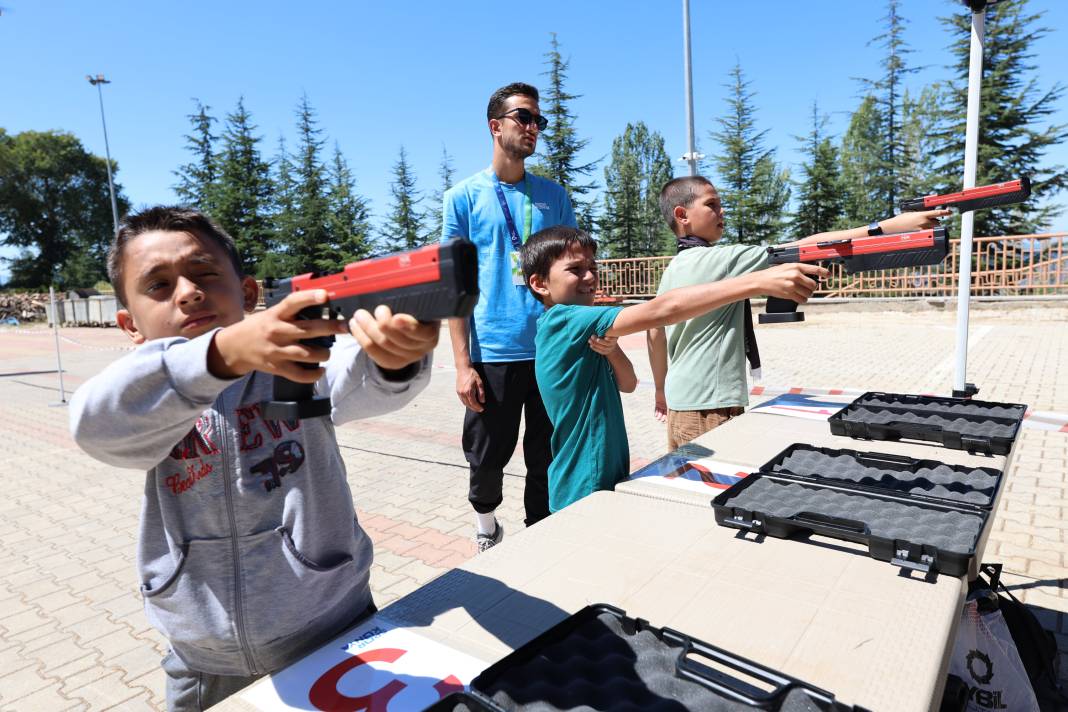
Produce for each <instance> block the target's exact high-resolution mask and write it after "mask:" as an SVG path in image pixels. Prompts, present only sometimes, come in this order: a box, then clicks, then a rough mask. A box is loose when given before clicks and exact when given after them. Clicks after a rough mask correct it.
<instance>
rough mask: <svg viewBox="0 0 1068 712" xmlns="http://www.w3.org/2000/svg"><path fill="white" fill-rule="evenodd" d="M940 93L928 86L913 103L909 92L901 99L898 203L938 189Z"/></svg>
mask: <svg viewBox="0 0 1068 712" xmlns="http://www.w3.org/2000/svg"><path fill="white" fill-rule="evenodd" d="M939 96H940V95H939V90H938V88H937V87H933V86H927V87H924V88H923V91H921V92H920V96H919V97H918V98H916V99H913V98H912V97H911V96H910V95H909V92H908V91H905V93H904V95H903V96H902V98H901V110H902V123H901V133H900V136H901V158H902V161H901V166H900V168H899V169H898V173H897V184H898V185H899V186H900V193H899V196H900V197H899V199H900V200H907V199H910V198H919V197H920V196H923V195H930V194H931V193H934V192H936V191H937V188H938V185H939V179H938V167H937V165H936V158H935V152H936V151H937V150H938V142H937V141H936V140H935V138H934V136H933V132H934V127H935V126H937V124H938V121H939V116H940V111H941V110H940V109H939V105H938V104H939Z"/></svg>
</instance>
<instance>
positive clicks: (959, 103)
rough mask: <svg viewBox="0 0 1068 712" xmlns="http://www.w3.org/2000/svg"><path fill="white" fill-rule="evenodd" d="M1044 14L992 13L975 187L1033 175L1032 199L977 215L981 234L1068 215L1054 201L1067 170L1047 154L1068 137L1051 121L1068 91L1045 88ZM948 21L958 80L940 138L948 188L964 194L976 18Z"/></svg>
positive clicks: (1014, 2) (1010, 1)
mask: <svg viewBox="0 0 1068 712" xmlns="http://www.w3.org/2000/svg"><path fill="white" fill-rule="evenodd" d="M1042 15H1043V13H1041V12H1039V13H1030V12H1029V11H1028V0H1007V1H1006V2H1002V3H999V4H998V5H995V6H993V7H991V8H990V9H989V10H988V11H987V13H986V41H985V43H984V47H983V74H982V101H981V111H980V115H979V142H978V146H979V152H978V163H977V170H976V185H986V184H989V183H998V182H1001V181H1006V180H1012V179H1014V178H1019V177H1020V176H1021V175H1029V176H1031V179H1032V181H1033V194H1032V197H1031V199H1030V200H1028V201H1027V202H1026V203H1022V204H1018V205H1011V206H1004V207H1000V208H992V209H989V210H979V211H976V213H975V235H977V236H982V235H1006V234H1014V233H1015V234H1022V233H1032V232H1039V231H1042V230H1044V229H1046V228H1048V226H1049V224H1050V222H1051V221H1052V219H1053V218H1054V217H1056V216H1057V215H1059V214H1060V212H1061V210H1062V208H1060V207H1058V206H1055V205H1052V204H1050V203H1049V200H1050V198H1052V197H1053V196H1054V195H1056V194H1057V193H1059V192H1060V191H1061V190H1063V189H1064V188H1065V187H1066V186H1068V170H1066V169H1065V168H1064V166H1058V165H1048V164H1045V163H1044V162H1043V156H1044V155H1045V154H1046V152H1047V151H1048V150H1049V149H1050V148H1051V147H1052V146H1054V145H1056V144H1058V143H1061V142H1063V141H1064V140H1065V138H1068V126H1066V125H1065V124H1050V123H1047V122H1048V119H1049V117H1050V116H1052V115H1053V114H1054V113H1055V112H1056V111H1057V104H1058V103H1059V102H1060V100H1061V99H1062V97H1063V96H1064V86H1063V85H1062V84H1060V83H1059V82H1056V83H1054V84H1053V85H1052V86H1051V87H1049V88H1047V89H1041V88H1039V82H1038V78H1037V76H1036V75H1035V71H1036V69H1037V67H1036V65H1035V64H1034V62H1033V60H1034V58H1035V54H1034V51H1033V50H1032V45H1033V43H1034V42H1035V40H1037V39H1039V38H1041V37H1044V36H1045V35H1047V34H1049V32H1050V29H1049V28H1047V27H1042V26H1038V24H1037V23H1038V22H1039V21H1040V20H1041V18H1042ZM942 22H943V24H945V25H946V27H947V28H948V29H949V30H950V32H951V33H952V34H953V36H954V38H955V39H954V41H953V44H952V45H951V46H950V51H951V52H952V53H953V55H954V56H955V57H956V62H955V64H954V65H953V66H952V67H951V69H952V70H953V71H954V73H955V74H956V79H954V80H952V81H950V82H949V86H948V91H947V93H946V97H945V100H944V103H945V106H946V112H945V115H944V121H943V123H942V126H941V129H940V130H939V131H938V133H937V135H936V139H937V140H938V141H939V149H938V157H939V159H940V161H941V164H940V172H941V175H942V177H943V180H944V181H945V182H944V183H943V186H942V187H943V188H945V189H948V190H960V187H961V183H960V180H961V176H962V175H963V174H964V136H965V126H966V114H967V105H968V60H969V52H970V37H971V34H970V33H971V16H970V15H969V14H968V13H963V12H961V13H955V14H953V15H952V16H950V17H946V18H942Z"/></svg>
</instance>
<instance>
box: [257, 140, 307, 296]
mask: <svg viewBox="0 0 1068 712" xmlns="http://www.w3.org/2000/svg"><path fill="white" fill-rule="evenodd" d="M294 172H295V169H294V167H293V159H292V158H291V157H290V155H289V151H288V150H287V149H286V141H285V138H284V137H281V136H280V137H279V138H278V153H277V155H276V156H275V159H274V171H273V181H272V183H273V186H274V190H273V194H272V200H271V245H272V247H273V249H272V250H271V251H270V252H268V253H267V254H266V255H265V256H264V259H263V263H262V264H261V265H260V272H262V273H263V274H264V275H265V276H271V277H281V276H283V275H287V274H295V273H297V272H299V271H300V270H301V266H300V265H297V264H296V260H295V259H294V257H293V252H294V250H293V234H294V230H295V226H296V223H297V183H296V180H295V179H294V177H293V174H294Z"/></svg>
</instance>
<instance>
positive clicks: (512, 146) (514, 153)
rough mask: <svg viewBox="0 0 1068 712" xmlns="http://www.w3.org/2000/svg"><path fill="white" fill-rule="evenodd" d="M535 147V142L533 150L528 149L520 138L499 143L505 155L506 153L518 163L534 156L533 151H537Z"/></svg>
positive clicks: (536, 145)
mask: <svg viewBox="0 0 1068 712" xmlns="http://www.w3.org/2000/svg"><path fill="white" fill-rule="evenodd" d="M537 147H538V142H537V141H535V142H534V146H533V148H528V147H527V145H526V144H525V143H523V140H522V138H516V139H515V140H512V141H502V142H501V148H503V149H504V151H505V153H507V154H508V156H509V157H510V158H514V159H516V160H520V161H522V160H526V159H527V158H530V157H531V156H532V155H534V151H535V150H536V149H537Z"/></svg>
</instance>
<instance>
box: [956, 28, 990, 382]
mask: <svg viewBox="0 0 1068 712" xmlns="http://www.w3.org/2000/svg"><path fill="white" fill-rule="evenodd" d="M985 30H986V10H985V9H984V10H980V11H979V12H973V13H972V43H971V56H970V58H969V60H968V121H967V127H966V130H965V134H964V188H965V189H967V188H974V187H975V173H976V167H977V166H976V164H977V162H978V149H979V101H980V90H981V87H982V82H983V42H984V33H985ZM974 227H975V213H974V212H973V211H970V210H969V211H968V212H966V213H964V214H963V215H961V221H960V274H959V278H958V284H957V368H956V374H955V376H954V379H953V395H955V396H968V395H971V394H973V393H975V392H977V391H976V390H975V389H974V387H972V388H969V387H968V384H967V383H966V379H967V371H968V316H969V315H968V306H969V298H970V297H971V291H972V233H973V230H974Z"/></svg>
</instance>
